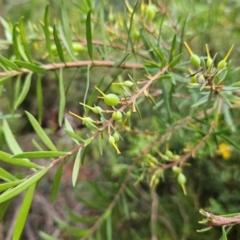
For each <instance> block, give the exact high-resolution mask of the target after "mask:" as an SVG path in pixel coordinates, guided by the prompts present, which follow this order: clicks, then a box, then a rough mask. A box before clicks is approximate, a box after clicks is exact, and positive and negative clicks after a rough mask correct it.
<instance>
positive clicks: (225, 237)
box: [222, 226, 227, 240]
mask: <svg viewBox="0 0 240 240" xmlns="http://www.w3.org/2000/svg"><path fill="white" fill-rule="evenodd" d="M222 240H227V234H226V230H225V226H222Z"/></svg>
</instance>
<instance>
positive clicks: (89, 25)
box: [86, 10, 93, 60]
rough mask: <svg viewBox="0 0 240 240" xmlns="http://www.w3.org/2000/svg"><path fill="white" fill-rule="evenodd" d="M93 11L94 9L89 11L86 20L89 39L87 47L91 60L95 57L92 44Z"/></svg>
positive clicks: (87, 37)
mask: <svg viewBox="0 0 240 240" xmlns="http://www.w3.org/2000/svg"><path fill="white" fill-rule="evenodd" d="M91 13H92V10H89V11H88V14H87V20H86V39H87V49H88V54H89V57H90V58H91V60H92V59H93V46H92V26H91Z"/></svg>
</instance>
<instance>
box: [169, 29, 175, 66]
mask: <svg viewBox="0 0 240 240" xmlns="http://www.w3.org/2000/svg"><path fill="white" fill-rule="evenodd" d="M176 38H177V34H175V35H174V37H173V39H172V45H171V50H170V54H169V59H168V62H169V63H170V62H171V61H172V59H173V56H174V54H175V51H176Z"/></svg>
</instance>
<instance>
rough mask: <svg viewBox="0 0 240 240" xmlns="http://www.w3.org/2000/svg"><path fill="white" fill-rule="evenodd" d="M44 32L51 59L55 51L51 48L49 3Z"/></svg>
mask: <svg viewBox="0 0 240 240" xmlns="http://www.w3.org/2000/svg"><path fill="white" fill-rule="evenodd" d="M43 29H44V33H45V41H46V47H47V51H48V54H49V56H50V58H51V59H53V53H52V48H51V40H50V32H49V4H48V5H47V6H46V8H45V14H44V28H43Z"/></svg>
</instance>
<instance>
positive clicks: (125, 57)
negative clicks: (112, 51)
mask: <svg viewBox="0 0 240 240" xmlns="http://www.w3.org/2000/svg"><path fill="white" fill-rule="evenodd" d="M131 54H132V53H131V52H127V53H126V54H125V55H124V56H123V57H122V58H121V59H120V60H118V61H117V62H115V63H114V67H119V66H121V64H122V63H123V62H124V61H125V60H126V59H127V58H128V57H129V56H130V55H131Z"/></svg>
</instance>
